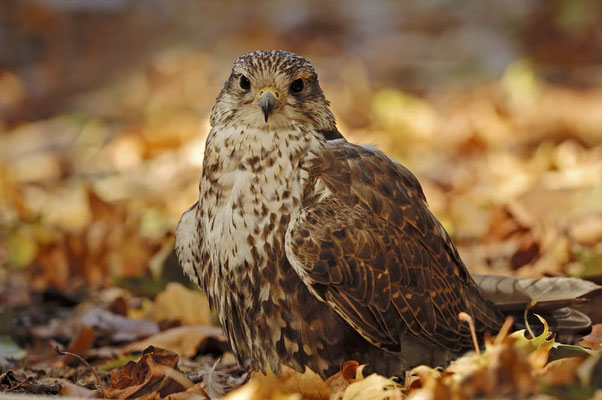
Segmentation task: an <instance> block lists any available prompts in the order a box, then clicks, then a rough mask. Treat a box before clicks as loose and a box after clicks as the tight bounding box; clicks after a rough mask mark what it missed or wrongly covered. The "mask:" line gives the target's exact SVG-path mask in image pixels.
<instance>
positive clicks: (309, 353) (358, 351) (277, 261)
mask: <svg viewBox="0 0 602 400" xmlns="http://www.w3.org/2000/svg"><path fill="white" fill-rule="evenodd" d="M210 122H211V132H210V133H209V136H208V138H207V144H206V147H205V154H204V161H203V168H202V175H201V179H200V184H199V192H200V194H199V200H198V202H197V203H195V204H194V205H193V206H192V207H191V208H189V209H188V211H186V212H185V213H184V215H183V216H182V219H181V220H180V223H179V225H178V228H177V231H176V253H177V256H178V259H179V262H180V264H181V266H182V267H183V269H184V271H185V273H186V274H187V275H188V276H189V277H190V278H191V280H192V281H194V282H195V283H197V284H198V285H199V286H200V287H201V288H202V289H203V290H204V291H205V293H206V294H207V296H208V299H209V303H210V305H211V307H212V308H213V309H214V310H216V311H217V312H218V314H219V320H220V323H221V325H222V328H223V331H224V334H225V337H226V338H227V340H228V342H229V343H230V345H231V347H232V350H233V352H234V354H235V355H236V357H237V359H238V360H239V362H241V363H242V362H243V361H244V360H248V359H250V360H251V367H252V368H253V369H254V370H259V369H260V370H262V371H264V372H265V371H267V370H268V369H271V370H272V371H274V372H275V373H277V374H278V373H280V371H281V365H286V366H289V367H292V368H294V369H296V370H299V371H303V370H304V369H305V367H309V368H311V369H312V370H313V371H314V372H317V373H319V374H320V375H321V376H323V377H327V376H330V375H332V374H334V373H335V372H337V371H339V370H340V367H341V365H342V364H343V363H344V362H345V361H347V360H356V361H358V362H360V363H362V364H368V368H370V369H371V370H372V371H375V372H378V373H380V374H383V375H387V376H391V375H396V374H399V373H401V372H402V371H404V370H406V369H407V368H410V367H413V366H416V365H419V364H429V365H438V364H441V363H445V362H447V361H449V360H450V358H451V357H454V356H456V355H458V354H460V353H461V352H463V351H465V350H466V349H469V348H471V347H472V343H473V342H472V338H471V334H470V331H469V328H468V326H467V325H466V324H465V323H463V322H461V321H459V319H458V314H459V313H460V312H465V313H467V314H469V315H470V316H471V317H472V319H473V320H474V322H475V325H476V331H477V334H478V335H479V336H482V335H483V333H484V332H486V331H491V332H494V333H495V332H497V330H498V329H499V328H500V326H501V325H502V323H503V322H504V316H503V315H502V312H501V311H500V308H499V307H498V306H496V305H495V304H494V303H493V302H492V301H490V300H489V299H488V298H487V296H486V295H485V294H484V292H483V291H482V290H481V289H479V287H478V286H477V284H476V283H475V281H474V280H473V278H472V277H471V276H470V275H469V273H468V272H467V269H466V267H465V266H464V264H463V262H462V260H461V259H460V256H459V255H458V251H457V250H456V248H455V246H454V244H453V243H452V241H451V240H450V238H449V236H448V234H447V233H446V231H445V230H444V229H443V227H442V225H441V224H440V223H439V221H438V220H437V219H436V218H435V217H434V216H433V214H432V213H431V212H430V211H429V209H428V206H427V202H426V199H425V196H424V194H423V192H422V189H421V187H420V183H419V182H418V180H417V179H416V177H415V176H414V175H413V174H412V173H411V172H410V171H409V170H408V169H406V168H405V167H404V166H402V165H401V164H399V163H397V162H396V161H395V160H393V159H392V158H390V157H388V156H386V155H385V154H383V153H382V152H380V151H378V150H376V149H374V148H371V147H366V146H360V145H356V144H352V143H350V142H348V141H347V140H346V139H345V138H344V137H343V136H342V135H341V133H340V132H339V131H338V130H337V126H336V122H335V118H334V116H333V114H332V112H331V111H330V109H329V102H328V101H327V100H326V98H325V96H324V93H323V91H322V89H321V88H320V85H319V83H318V77H317V74H316V72H315V70H314V68H313V67H312V64H311V63H310V62H309V61H308V60H306V59H304V58H302V57H300V56H298V55H296V54H293V53H289V52H285V51H279V50H269V51H256V52H252V53H249V54H246V55H243V56H241V57H240V58H238V60H236V62H235V63H234V66H233V68H232V73H231V74H230V76H229V78H228V79H227V81H226V83H225V85H224V87H223V89H222V91H221V92H220V93H219V95H218V97H217V100H216V103H215V106H214V108H213V111H212V114H211V120H210Z"/></svg>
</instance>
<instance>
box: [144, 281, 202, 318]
mask: <svg viewBox="0 0 602 400" xmlns="http://www.w3.org/2000/svg"><path fill="white" fill-rule="evenodd" d="M150 317H151V318H152V319H153V320H155V321H165V320H176V321H179V322H180V323H181V324H182V325H211V310H210V309H209V302H208V301H207V298H206V297H205V296H204V295H203V294H202V293H201V292H199V291H198V290H191V289H188V288H187V287H185V286H184V285H182V284H180V283H176V282H171V283H168V284H167V288H166V289H165V290H164V291H163V292H161V293H159V294H158V295H157V298H156V299H155V304H154V305H153V308H152V310H151V312H150Z"/></svg>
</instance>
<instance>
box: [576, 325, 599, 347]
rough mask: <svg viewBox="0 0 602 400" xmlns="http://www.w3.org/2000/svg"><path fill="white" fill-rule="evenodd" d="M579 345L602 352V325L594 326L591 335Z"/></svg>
mask: <svg viewBox="0 0 602 400" xmlns="http://www.w3.org/2000/svg"><path fill="white" fill-rule="evenodd" d="M579 345H581V346H584V347H588V348H590V349H592V350H602V324H597V325H594V326H593V327H592V331H591V332H590V334H589V335H587V336H585V337H584V338H583V339H582V340H581V342H579Z"/></svg>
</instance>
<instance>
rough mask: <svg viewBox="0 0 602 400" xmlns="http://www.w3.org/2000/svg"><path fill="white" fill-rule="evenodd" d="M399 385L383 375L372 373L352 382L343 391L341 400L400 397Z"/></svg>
mask: <svg viewBox="0 0 602 400" xmlns="http://www.w3.org/2000/svg"><path fill="white" fill-rule="evenodd" d="M401 398H402V393H401V387H400V386H399V385H398V384H397V383H395V382H393V381H392V380H391V379H387V378H385V377H384V376H380V375H377V374H372V375H370V376H368V377H367V378H365V379H362V380H360V381H357V382H354V383H352V384H351V385H349V387H348V388H347V389H346V390H345V393H343V400H385V399H391V400H393V399H401Z"/></svg>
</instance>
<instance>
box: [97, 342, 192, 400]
mask: <svg viewBox="0 0 602 400" xmlns="http://www.w3.org/2000/svg"><path fill="white" fill-rule="evenodd" d="M178 359H179V358H178V355H177V354H175V353H173V352H171V351H168V350H164V349H160V348H155V347H153V346H150V347H148V348H147V349H145V350H144V351H143V352H142V357H141V358H140V360H138V361H136V362H134V361H130V362H129V363H127V364H126V365H125V366H124V367H123V368H121V370H119V372H117V371H115V370H113V371H111V386H110V387H109V388H107V389H106V392H107V395H108V396H110V397H112V398H116V399H129V398H141V397H143V398H145V399H151V398H159V397H165V396H168V395H170V394H173V393H178V392H183V391H185V390H187V389H189V388H191V387H193V386H194V384H193V383H192V382H190V380H188V378H186V376H184V375H183V374H182V373H181V372H180V371H179V370H178V367H177V365H178Z"/></svg>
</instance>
